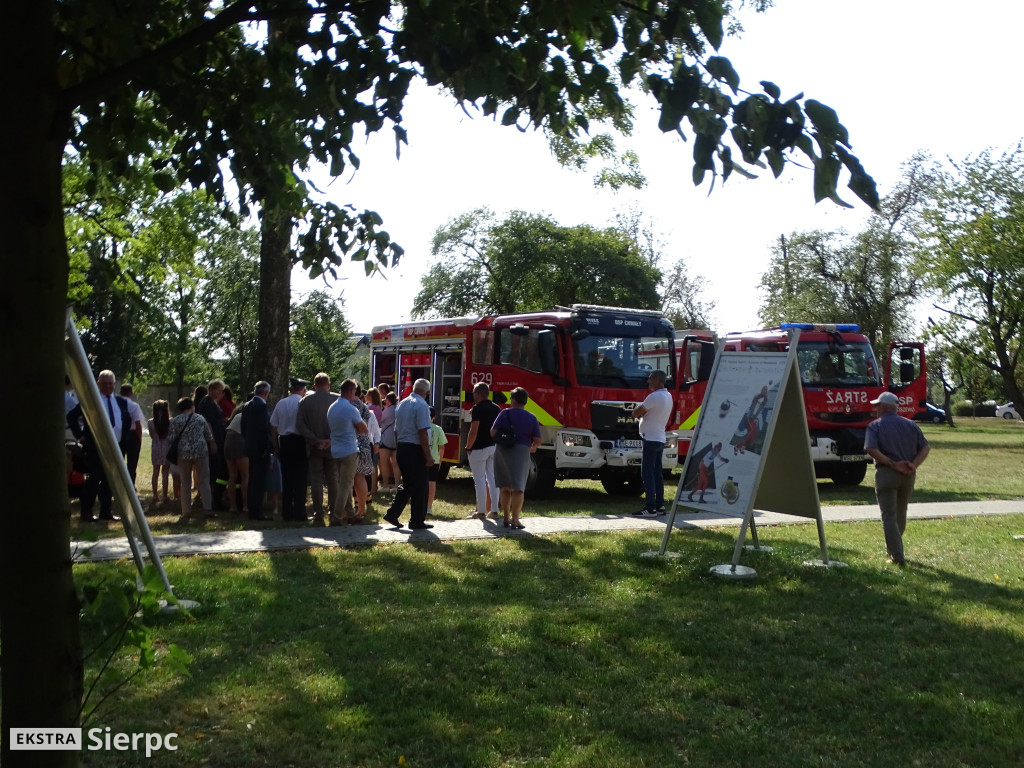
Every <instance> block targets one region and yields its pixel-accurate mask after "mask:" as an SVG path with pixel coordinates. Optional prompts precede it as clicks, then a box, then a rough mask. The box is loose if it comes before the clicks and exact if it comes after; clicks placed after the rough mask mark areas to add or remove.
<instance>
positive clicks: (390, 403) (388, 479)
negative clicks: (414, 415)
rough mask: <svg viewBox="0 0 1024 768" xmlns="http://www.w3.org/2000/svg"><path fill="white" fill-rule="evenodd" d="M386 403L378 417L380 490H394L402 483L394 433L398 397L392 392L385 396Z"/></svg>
mask: <svg viewBox="0 0 1024 768" xmlns="http://www.w3.org/2000/svg"><path fill="white" fill-rule="evenodd" d="M385 400H386V402H387V405H386V406H385V407H384V410H383V411H382V412H381V418H380V459H379V460H378V462H377V465H378V467H379V468H380V487H381V490H384V491H387V490H391V491H394V490H395V489H397V488H398V486H399V485H400V484H401V483H402V473H401V471H400V470H399V469H398V440H397V437H396V435H395V414H396V413H397V412H398V398H397V397H395V393H394V392H389V393H388V394H387V396H386V397H385Z"/></svg>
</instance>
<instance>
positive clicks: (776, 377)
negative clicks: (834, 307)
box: [662, 339, 825, 562]
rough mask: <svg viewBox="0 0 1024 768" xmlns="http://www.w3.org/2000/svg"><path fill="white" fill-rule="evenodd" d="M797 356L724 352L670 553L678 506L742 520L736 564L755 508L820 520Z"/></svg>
mask: <svg viewBox="0 0 1024 768" xmlns="http://www.w3.org/2000/svg"><path fill="white" fill-rule="evenodd" d="M795 349H796V340H795V339H793V340H791V343H790V351H789V352H746V351H745V352H732V351H730V352H725V351H719V354H718V356H717V358H716V361H715V368H714V370H713V371H712V373H711V379H710V381H709V382H708V388H707V392H706V394H705V396H704V404H703V405H702V407H701V411H700V418H699V420H698V421H697V426H696V429H695V431H694V435H693V439H692V442H691V444H690V450H689V453H688V454H687V458H686V464H685V465H684V466H683V474H682V477H681V478H680V480H679V486H678V488H677V489H676V499H675V502H674V503H673V505H672V514H671V515H670V517H669V520H668V525H667V528H666V531H665V541H664V542H663V543H662V553H664V548H665V546H666V544H667V541H668V535H669V532H670V531H671V529H672V526H673V523H674V520H675V512H676V509H677V508H678V507H686V508H691V509H692V510H694V511H701V512H716V513H718V514H729V515H735V516H737V517H741V518H742V519H743V524H742V526H741V528H740V538H739V541H738V542H737V549H736V555H735V557H734V562H735V561H738V557H739V551H740V545H741V544H742V541H743V539H744V537H745V535H746V529H747V527H748V525H752V524H753V519H754V509H758V510H763V511H768V512H779V513H782V514H789V515H797V516H800V517H808V518H811V519H813V520H816V521H817V522H818V528H819V537H820V538H821V544H822V551H823V552H824V551H825V542H824V528H823V524H822V519H821V504H820V501H819V499H818V484H817V479H816V478H815V475H814V462H813V460H812V458H811V439H810V434H809V433H808V431H807V418H806V416H805V413H804V402H803V389H802V387H801V383H800V371H799V368H798V366H797V361H796V358H795V356H794V350H795Z"/></svg>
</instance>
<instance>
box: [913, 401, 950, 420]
mask: <svg viewBox="0 0 1024 768" xmlns="http://www.w3.org/2000/svg"><path fill="white" fill-rule="evenodd" d="M945 420H946V412H945V411H944V410H942V409H941V408H939V406H937V405H932V404H931V403H925V404H924V408H922V409H921V410H919V411H918V412H917V413H915V414H914V421H930V422H931V423H932V424H942V423H943V422H944V421H945Z"/></svg>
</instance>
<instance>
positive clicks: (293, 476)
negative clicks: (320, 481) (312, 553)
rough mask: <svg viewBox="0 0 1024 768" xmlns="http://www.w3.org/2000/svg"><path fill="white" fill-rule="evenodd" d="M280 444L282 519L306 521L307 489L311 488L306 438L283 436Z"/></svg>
mask: <svg viewBox="0 0 1024 768" xmlns="http://www.w3.org/2000/svg"><path fill="white" fill-rule="evenodd" d="M280 442H281V455H280V456H278V458H279V459H280V460H281V517H282V518H283V519H285V520H302V521H305V519H306V488H307V487H308V486H309V458H308V457H307V456H306V438H304V437H303V436H302V435H281V439H280Z"/></svg>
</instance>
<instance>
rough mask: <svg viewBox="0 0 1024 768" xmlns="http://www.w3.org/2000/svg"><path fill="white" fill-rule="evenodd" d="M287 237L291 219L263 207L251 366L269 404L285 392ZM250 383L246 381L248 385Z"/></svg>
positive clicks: (288, 296)
mask: <svg viewBox="0 0 1024 768" xmlns="http://www.w3.org/2000/svg"><path fill="white" fill-rule="evenodd" d="M291 236H292V218H291V216H289V215H288V214H287V213H283V212H281V211H280V210H276V209H272V208H268V207H266V206H265V207H264V209H263V217H262V222H261V227H260V237H261V240H260V301H259V338H258V339H257V341H256V359H255V361H254V367H255V374H256V376H259V377H261V378H263V379H266V380H267V381H269V382H270V402H271V403H274V402H276V401H277V400H279V399H280V398H281V397H283V396H285V395H286V394H287V393H288V363H289V360H290V358H291V350H290V348H289V344H288V331H289V323H290V318H291V303H292V250H291ZM254 383H255V382H250V383H249V386H251V385H252V384H254Z"/></svg>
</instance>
